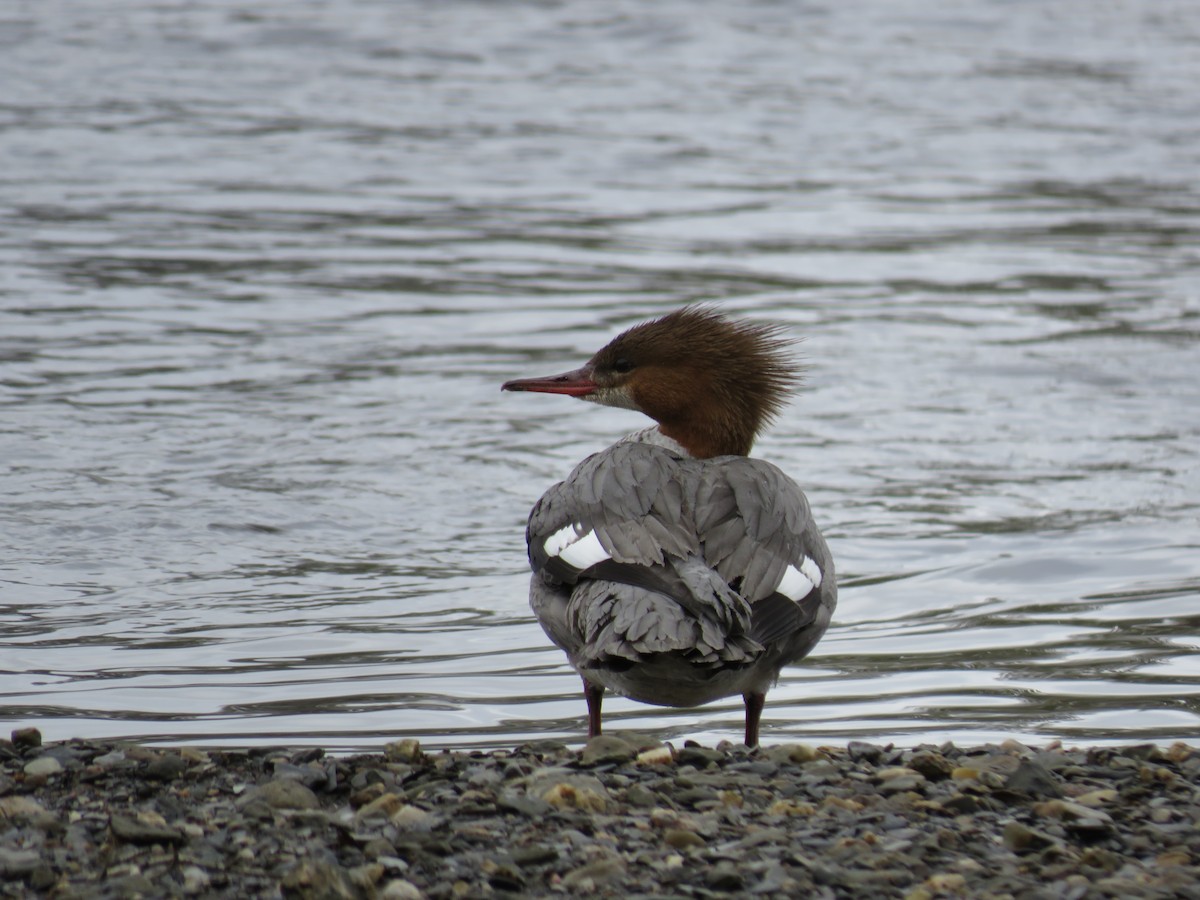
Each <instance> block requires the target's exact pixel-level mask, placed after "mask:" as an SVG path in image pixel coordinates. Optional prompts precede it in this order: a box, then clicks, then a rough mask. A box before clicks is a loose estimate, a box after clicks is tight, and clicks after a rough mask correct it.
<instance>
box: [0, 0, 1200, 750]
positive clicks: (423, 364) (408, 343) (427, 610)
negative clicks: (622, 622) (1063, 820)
mask: <svg viewBox="0 0 1200 900" xmlns="http://www.w3.org/2000/svg"><path fill="white" fill-rule="evenodd" d="M0 83H2V84H3V85H4V90H3V91H2V92H0V159H2V160H3V163H4V164H3V166H2V167H0V200H2V202H0V496H2V497H3V500H2V503H0V719H3V720H5V721H6V722H9V723H11V724H12V725H13V726H16V725H37V726H39V727H40V728H41V729H42V730H43V732H44V733H45V734H46V735H47V737H49V738H55V739H57V738H66V737H70V736H72V735H84V736H89V737H99V736H108V735H122V736H138V737H145V738H151V739H157V740H166V741H185V742H189V743H220V744H228V743H237V744H250V743H268V742H269V743H319V744H322V745H325V746H328V747H334V748H360V747H372V746H378V745H380V744H382V743H383V742H384V741H386V740H390V739H394V738H395V737H397V736H406V735H407V736H415V737H418V738H420V739H421V740H422V741H423V742H424V743H425V744H427V745H430V746H447V745H450V746H464V745H481V746H498V745H505V744H511V743H516V742H519V741H522V740H525V739H528V738H530V737H532V736H553V737H561V738H567V739H571V740H575V739H578V737H579V735H580V733H581V729H582V727H583V724H582V716H583V712H584V709H583V703H582V700H581V699H580V697H579V695H578V684H577V681H576V679H575V677H574V675H573V674H572V673H571V672H570V670H569V669H568V668H567V666H566V663H565V660H564V658H563V657H562V655H561V654H560V653H559V652H558V651H557V650H555V649H554V648H553V647H551V646H550V645H549V642H548V640H547V639H546V638H545V636H544V635H543V634H542V632H541V630H540V629H539V627H538V626H537V624H536V622H534V620H533V618H532V616H531V614H530V612H529V609H528V607H527V604H526V593H525V592H526V583H527V568H526V563H525V557H524V541H523V529H524V519H525V516H526V514H527V512H528V509H529V506H530V505H531V503H532V502H533V500H535V499H536V498H537V496H538V495H539V494H540V493H541V491H542V490H544V489H545V488H546V487H547V486H549V485H550V484H551V483H552V482H553V481H555V480H557V479H559V478H561V477H562V476H563V475H564V474H565V473H566V472H567V471H568V470H569V469H570V467H571V465H572V464H573V463H574V462H575V461H576V460H578V459H579V458H581V457H582V456H584V455H586V454H587V453H589V452H592V451H593V450H596V449H598V448H600V447H602V446H605V445H606V444H607V443H610V442H611V441H612V440H614V439H615V438H616V437H618V436H619V435H621V434H623V433H625V432H627V431H631V430H634V429H635V428H639V427H641V426H642V424H643V420H641V419H640V418H639V417H638V416H637V415H635V414H633V413H629V412H623V411H619V410H604V409H599V408H594V407H592V406H590V405H586V404H581V403H576V402H573V401H570V400H568V399H566V398H559V397H546V396H535V395H501V394H500V393H499V390H498V388H499V384H500V382H502V381H503V380H505V379H507V378H511V377H517V376H520V375H532V374H544V373H546V372H552V371H558V370H561V369H564V368H570V367H574V366H575V365H577V364H578V363H579V362H581V361H582V360H583V359H584V358H586V356H587V355H589V354H590V353H591V351H592V350H594V349H596V348H597V347H599V346H600V345H601V344H603V343H604V342H605V341H606V340H607V339H608V338H609V337H610V336H611V335H612V334H614V333H615V332H616V331H617V330H618V329H620V328H621V327H624V326H626V325H629V324H632V323H634V322H636V321H639V320H641V319H643V318H645V317H648V316H651V315H654V314H657V313H661V312H664V311H667V310H670V309H672V308H674V307H676V306H679V305H681V304H683V303H687V302H693V301H708V302H714V303H718V304H720V305H722V306H723V307H725V308H727V309H728V310H729V311H731V312H733V313H736V314H739V315H744V316H747V317H752V318H757V319H762V320H768V321H776V322H781V323H785V324H787V325H788V326H790V327H792V328H794V330H795V332H796V333H797V334H802V335H804V336H805V343H804V345H803V347H804V354H805V356H806V357H807V360H808V363H809V372H808V382H807V389H806V391H805V393H804V394H803V396H802V397H801V398H800V399H799V400H798V401H797V402H796V404H795V405H794V406H793V407H792V408H791V409H790V410H789V412H788V413H787V414H786V415H785V416H784V417H783V419H782V420H781V421H780V422H779V423H778V424H777V426H776V427H775V428H774V430H773V431H771V432H770V433H769V434H768V435H767V436H766V437H765V438H764V439H763V440H762V441H761V442H760V444H759V446H758V448H757V450H756V452H757V454H758V455H761V456H764V457H767V458H770V459H772V460H773V461H775V462H776V463H778V464H779V465H780V466H781V467H782V468H784V469H785V470H786V471H788V472H789V473H791V474H792V475H793V476H794V477H795V478H796V479H797V480H798V481H799V482H800V483H801V484H802V485H803V486H804V487H805V488H806V490H807V491H808V494H809V497H810V500H811V501H812V504H813V507H814V509H815V511H816V515H817V517H818V520H819V522H820V523H821V524H822V527H823V529H824V530H825V532H826V535H827V537H828V539H829V542H830V544H831V547H832V549H833V552H834V554H835V556H836V558H837V561H838V568H839V574H840V579H841V602H840V606H839V609H838V612H837V615H836V617H835V621H834V626H833V627H832V628H831V630H830V632H829V633H828V635H827V636H826V638H825V639H824V641H823V642H822V643H821V644H820V645H819V646H818V648H817V650H816V651H815V652H814V653H813V654H812V656H811V657H810V658H809V659H808V660H807V661H806V662H805V663H804V664H802V665H800V666H797V667H795V668H792V669H789V670H786V671H785V673H784V676H783V678H782V680H781V682H780V684H779V686H778V687H777V689H776V690H775V691H774V692H773V693H772V695H771V696H770V698H769V701H768V708H767V713H766V716H765V720H764V739H765V740H767V741H782V740H804V741H808V742H817V741H844V740H845V739H846V738H848V737H861V738H867V739H877V740H896V741H899V742H903V743H908V744H913V743H919V742H921V741H924V740H941V739H945V738H953V739H955V740H958V741H978V740H986V739H992V738H999V737H1004V736H1010V735H1011V736H1016V737H1019V738H1025V739H1029V740H1037V741H1044V740H1049V739H1052V738H1062V739H1064V740H1066V741H1069V742H1093V741H1103V740H1144V739H1148V740H1156V741H1168V740H1172V739H1176V738H1185V739H1192V740H1196V739H1200V465H1198V459H1197V456H1198V448H1200V92H1198V91H1197V90H1196V85H1197V84H1200V6H1197V5H1196V4H1192V3H1171V2H1162V3H1154V4H1145V3H1141V2H1134V0H1126V2H1121V0H1118V2H1113V3H1104V4H1096V3H1092V2H1082V0H1067V2H1062V3H1055V4H1043V3H1034V2H1018V0H1005V2H1001V0H991V2H988V0H971V2H967V3H961V4H954V5H951V6H944V5H943V6H936V5H932V6H931V5H930V4H928V3H924V2H916V0H911V2H896V0H874V2H866V3H854V4H837V3H828V4H824V3H775V2H757V3H755V2H751V3H742V4H723V3H715V2H714V3H699V4H697V3H694V2H691V0H689V2H680V0H665V2H661V3H654V4H645V3H626V2H616V3H604V4H594V3H589V2H584V0H564V2H545V3H524V4H517V3H482V2H480V3H468V2H448V3H437V4H428V3H418V2H369V0H324V2H317V0H300V2H286V3H284V2H274V3H262V4H243V3H234V2H225V0H201V2H184V0H159V2H146V0H105V2H100V0H90V2H88V0H85V2H66V0H46V2H40V3H32V2H28V3H26V2H17V3H15V4H11V3H10V4H8V5H6V6H5V7H4V10H3V13H2V14H0ZM740 707H741V704H740V701H739V700H736V699H735V700H730V701H727V702H723V703H718V704H714V705H712V706H708V707H705V708H703V709H700V710H664V709H658V708H653V707H646V706H641V705H638V704H634V703H632V702H629V701H624V700H621V699H613V700H610V701H609V702H608V703H607V706H606V708H607V711H608V716H607V718H608V720H609V723H610V725H611V726H612V727H614V728H634V729H638V730H644V731H649V732H653V733H655V734H658V735H660V736H662V737H667V738H680V737H683V736H689V737H695V738H698V739H700V740H704V741H714V740H718V739H721V738H735V739H736V738H737V737H738V735H740V720H741V708H740Z"/></svg>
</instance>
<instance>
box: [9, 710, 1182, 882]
mask: <svg viewBox="0 0 1200 900" xmlns="http://www.w3.org/2000/svg"><path fill="white" fill-rule="evenodd" d="M0 835H2V836H3V837H2V839H0V897H28V896H46V897H64V898H67V897H79V898H85V897H86V898H96V897H135V896H142V897H205V898H208V897H213V898H215V897H230V898H232V897H267V898H272V897H280V898H282V897H305V898H308V897H311V898H318V897H320V898H325V897H338V898H340V897H344V898H360V897H361V898H418V897H428V898H443V897H445V898H454V897H486V896H500V897H504V896H508V897H537V896H557V897H562V896H585V895H591V896H620V897H624V898H632V897H640V896H647V897H649V896H655V897H712V896H749V897H796V896H807V897H818V898H825V897H828V898H837V897H857V896H867V895H877V896H880V897H902V898H907V900H926V898H929V900H932V898H935V897H979V898H988V897H993V898H1002V897H1014V898H1016V897H1047V898H1050V897H1054V898H1064V897H1065V898H1090V897H1121V898H1125V897H1164V898H1166V897H1197V898H1200V750H1198V749H1197V748H1194V747H1191V746H1189V745H1186V744H1183V743H1176V744H1172V745H1170V746H1168V747H1159V746H1156V745H1153V744H1137V745H1125V746H1097V747H1090V748H1088V747H1079V748H1076V747H1062V746H1060V745H1058V744H1056V743H1053V744H1049V745H1046V746H1044V747H1031V746H1027V745H1024V744H1020V743H1017V742H1015V741H1006V742H1004V743H1003V744H986V745H981V746H976V747H957V746H955V745H953V744H943V745H939V746H933V745H920V746H917V747H914V748H893V747H891V746H880V745H874V744H866V743H860V742H854V741H852V742H850V743H849V744H848V745H845V746H829V747H810V746H808V745H804V744H782V745H775V746H766V747H762V748H756V749H754V750H749V749H747V748H746V747H744V746H741V745H733V744H728V743H721V744H718V745H717V746H716V747H705V746H700V745H696V744H692V743H691V742H688V743H685V744H683V745H682V746H678V747H674V746H669V745H664V744H662V743H660V742H658V741H655V740H653V739H649V738H643V737H641V736H639V735H636V734H629V733H613V734H611V735H604V736H602V737H598V738H594V739H592V740H590V741H588V742H587V744H585V745H584V746H583V747H582V748H581V749H571V748H569V747H567V746H566V745H564V744H562V743H559V742H557V741H549V740H543V741H532V742H529V743H526V744H523V745H521V746H519V747H516V748H514V749H501V750H490V751H479V750H463V751H452V750H439V751H429V752H426V751H423V750H422V749H421V747H420V746H419V744H418V743H417V742H416V741H414V740H402V741H397V742H395V743H393V744H389V745H388V746H387V747H386V748H385V750H384V752H381V753H367V754H353V755H348V756H340V755H339V756H332V755H327V754H326V753H325V752H324V751H322V750H320V749H316V748H306V749H292V750H287V749H280V748H271V747H263V748H251V749H243V750H230V749H221V750H209V749H195V748H188V747H183V748H159V747H148V746H144V745H139V744H136V743H128V742H123V741H116V740H100V741H89V740H80V739H75V740H69V741H62V742H55V743H47V744H43V743H42V741H41V736H40V734H38V733H37V731H36V730H35V729H22V730H19V731H16V732H13V735H12V740H11V741H5V740H0Z"/></svg>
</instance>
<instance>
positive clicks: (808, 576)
mask: <svg viewBox="0 0 1200 900" xmlns="http://www.w3.org/2000/svg"><path fill="white" fill-rule="evenodd" d="M820 586H821V570H820V569H819V568H818V567H817V564H816V563H815V562H813V561H812V560H811V559H809V558H808V557H807V556H806V557H804V562H802V563H800V568H798V569H797V568H796V567H795V566H793V565H791V564H789V565H788V567H787V568H786V569H784V570H783V577H782V578H780V579H779V584H778V586H776V588H775V590H776V591H777V592H778V593H780V594H783V596H785V597H787V598H788V599H789V600H792V601H794V602H798V601H800V600H802V599H803V598H805V597H807V596H808V595H809V593H810V592H811V591H812V590H813V589H815V588H819V587H820Z"/></svg>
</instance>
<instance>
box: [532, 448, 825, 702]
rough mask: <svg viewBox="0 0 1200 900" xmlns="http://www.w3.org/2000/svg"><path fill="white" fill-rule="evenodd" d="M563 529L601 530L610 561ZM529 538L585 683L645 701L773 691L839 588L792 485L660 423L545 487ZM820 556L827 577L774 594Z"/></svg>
mask: <svg viewBox="0 0 1200 900" xmlns="http://www.w3.org/2000/svg"><path fill="white" fill-rule="evenodd" d="M565 528H573V531H574V535H575V536H576V538H575V539H579V538H583V537H586V536H587V535H588V534H589V533H592V534H594V536H595V539H596V540H597V541H598V542H599V545H600V547H602V548H603V551H605V552H606V553H607V555H608V557H609V558H607V559H602V560H600V561H598V562H595V563H593V564H591V565H589V566H588V567H587V568H584V569H582V570H581V569H578V568H576V567H575V566H574V565H572V564H571V563H569V562H567V561H566V560H565V559H564V558H563V557H562V555H559V554H556V553H553V552H551V550H554V549H556V548H557V544H555V543H554V542H553V541H551V548H550V550H548V549H547V546H546V545H547V541H548V539H551V538H552V536H555V535H558V534H560V533H561V532H562V530H563V529H565ZM526 538H527V542H528V547H529V559H530V565H531V567H532V568H533V573H534V574H533V579H532V582H531V588H530V603H531V605H532V607H533V610H534V612H535V614H536V615H537V618H538V621H539V622H540V623H541V625H542V627H543V629H544V630H545V631H546V634H547V635H548V636H549V637H550V639H551V640H552V641H553V642H554V643H555V644H556V645H558V646H559V647H561V648H562V649H563V650H564V651H565V652H566V653H567V656H568V658H569V660H570V662H571V665H572V666H573V667H574V668H575V669H576V670H577V671H578V672H579V673H580V675H582V676H583V678H584V679H585V680H587V681H589V682H591V683H593V684H598V685H603V686H604V687H606V688H609V689H610V690H614V691H616V692H618V693H621V694H624V695H626V696H628V697H632V698H633V699H635V700H639V701H642V702H645V703H653V704H659V705H666V706H694V705H698V704H701V703H706V702H708V701H711V700H715V699H718V698H720V697H726V696H730V695H733V694H746V693H755V692H758V693H763V692H765V691H766V690H767V688H768V687H769V686H770V685H771V684H772V683H773V682H774V681H775V680H776V679H777V678H778V675H779V671H780V669H781V668H782V667H783V666H784V665H787V664H788V663H790V662H795V661H797V660H799V659H801V658H802V657H803V656H804V655H805V654H806V653H808V651H809V650H810V649H812V647H813V646H814V645H815V644H816V642H817V641H818V640H819V639H820V637H821V635H822V634H823V633H824V631H825V629H826V627H827V626H828V624H829V620H830V617H831V616H832V614H833V609H834V605H835V603H836V599H837V588H836V583H835V577H834V571H833V562H832V560H831V558H830V555H829V550H828V548H827V547H826V545H825V541H824V540H823V539H822V537H821V535H820V533H819V532H818V531H817V529H816V527H815V526H814V525H813V522H812V519H811V516H810V514H809V508H808V501H807V500H806V499H805V497H804V494H803V492H801V490H800V488H799V487H797V486H796V484H795V482H793V481H792V480H791V479H790V478H788V476H786V475H785V474H783V472H781V471H780V470H779V469H778V468H776V467H775V466H773V465H771V464H770V463H768V462H764V461H763V460H757V459H750V458H748V457H743V456H719V457H715V458H712V459H695V458H692V457H691V456H690V455H688V453H687V451H685V450H684V449H683V448H682V447H681V446H679V445H678V444H676V443H675V442H674V441H671V440H669V439H667V438H664V437H663V436H662V435H661V434H660V433H659V432H658V430H657V429H656V428H651V429H647V430H646V431H643V432H639V433H637V434H634V435H630V436H629V437H628V438H626V439H625V440H623V441H621V442H619V443H617V444H615V445H613V446H612V447H609V448H608V449H607V450H604V451H601V452H600V453H596V454H594V455H592V456H590V457H588V458H587V459H585V460H584V461H583V462H581V463H580V464H579V465H578V466H577V467H576V468H575V470H574V471H573V472H572V473H571V474H570V475H569V476H568V477H567V478H566V479H565V480H564V481H562V482H560V483H559V484H556V485H554V486H553V487H552V488H550V490H548V491H547V492H546V494H545V495H544V496H543V497H542V498H541V500H539V501H538V503H537V504H536V505H535V506H534V508H533V511H532V513H531V514H530V517H529V526H528V530H527V533H526ZM565 555H567V556H570V555H571V554H569V553H568V554H565ZM806 559H807V560H809V561H810V562H808V563H807V564H806V562H805V561H806ZM814 565H815V567H816V569H817V570H819V572H820V585H819V586H814V587H813V588H812V590H810V591H809V592H808V593H807V594H805V595H803V596H799V597H796V598H795V599H792V598H789V597H786V596H784V595H783V594H782V593H779V592H778V591H777V588H778V587H779V586H780V582H781V581H783V580H784V578H785V573H787V571H788V567H789V566H791V567H792V568H793V570H794V571H799V570H801V568H802V567H806V568H807V569H808V571H810V572H811V571H812V566H814ZM792 577H793V578H795V576H794V575H793V576H792ZM802 583H803V582H802Z"/></svg>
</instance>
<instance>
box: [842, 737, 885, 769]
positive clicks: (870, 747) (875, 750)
mask: <svg viewBox="0 0 1200 900" xmlns="http://www.w3.org/2000/svg"><path fill="white" fill-rule="evenodd" d="M888 749H890V747H880V746H879V745H878V744H867V743H864V742H862V741H851V742H850V743H849V744H847V745H846V752H847V753H849V754H850V758H851V759H852V760H854V761H855V762H866V763H872V764H874V763H878V762H879V761H880V760H881V759H883V754H884V753H886V752H887V750H888Z"/></svg>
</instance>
